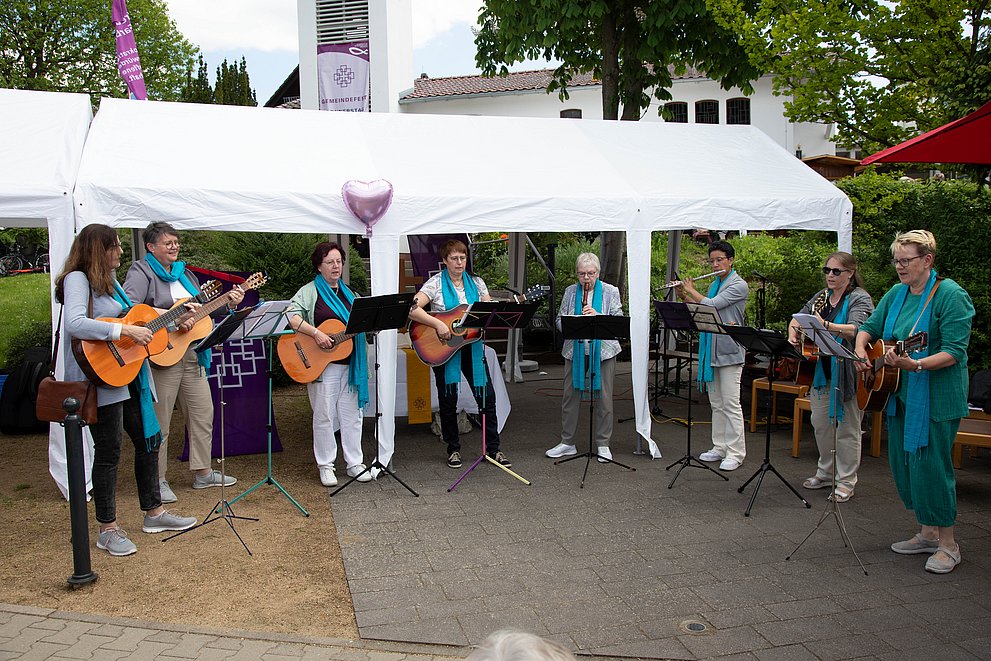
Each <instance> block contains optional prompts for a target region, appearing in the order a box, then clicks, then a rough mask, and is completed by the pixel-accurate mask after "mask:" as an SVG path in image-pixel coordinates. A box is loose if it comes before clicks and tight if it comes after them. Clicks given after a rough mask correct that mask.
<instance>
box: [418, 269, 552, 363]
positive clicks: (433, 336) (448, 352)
mask: <svg viewBox="0 0 991 661" xmlns="http://www.w3.org/2000/svg"><path fill="white" fill-rule="evenodd" d="M549 292H550V287H548V286H547V285H534V286H533V287H530V288H529V289H527V290H526V291H525V292H523V293H522V294H520V295H518V296H516V297H515V298H516V302H517V303H523V302H524V301H536V300H539V299H541V298H543V297H545V296H547V294H548V293H549ZM468 307H469V306H468V305H467V304H466V305H459V306H458V307H456V308H452V309H450V310H447V311H446V312H431V313H430V316H432V317H434V318H435V319H440V320H441V321H443V322H444V325H446V326H447V327H448V328H449V329H450V330H451V339H449V340H442V339H440V336H439V335H438V334H437V330H436V329H435V328H434V327H433V326H429V325H427V324H421V323H419V322H416V321H410V324H409V338H410V343H411V344H412V345H413V351H415V352H416V355H417V357H418V358H419V359H420V361H421V362H423V363H424V364H426V365H430V366H431V367H437V366H438V365H443V364H444V363H446V362H447V361H448V360H450V359H451V356H453V355H454V354H456V353H457V352H458V351H459V350H460V349H461V347H463V346H465V345H466V344H471V343H472V342H477V341H478V340H479V339H481V337H482V331H481V330H480V329H478V328H462V327H461V326H460V323H461V319H462V317H464V315H465V312H466V311H467V310H468Z"/></svg>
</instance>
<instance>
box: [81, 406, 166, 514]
mask: <svg viewBox="0 0 991 661" xmlns="http://www.w3.org/2000/svg"><path fill="white" fill-rule="evenodd" d="M97 415H98V418H99V420H100V422H99V423H97V424H95V425H90V427H89V430H90V433H91V434H92V435H93V474H92V479H93V504H94V505H95V507H96V520H97V521H99V522H100V523H111V522H112V521H115V520H117V466H118V464H120V447H121V440H122V436H123V432H124V430H127V435H128V436H130V437H131V443H132V444H133V445H134V477H135V479H136V480H137V483H138V503H139V504H140V505H141V510H142V511H143V512H147V511H149V510H153V509H155V508H156V507H159V506H160V505H161V504H162V495H161V492H160V490H159V487H158V449H157V448H156V449H155V450H153V451H152V452H148V450H147V448H145V441H144V434H143V431H142V429H143V428H142V426H141V408H140V405H139V404H138V402H137V401H136V400H135V399H133V398H132V399H129V400H127V401H124V402H117V403H115V404H108V405H107V406H101V407H100V408H99V409H98V410H97Z"/></svg>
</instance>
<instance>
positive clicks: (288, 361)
mask: <svg viewBox="0 0 991 661" xmlns="http://www.w3.org/2000/svg"><path fill="white" fill-rule="evenodd" d="M345 328H346V326H345V325H344V323H343V322H341V321H339V320H337V319H327V320H326V321H324V322H323V323H322V324H320V325H319V326H317V330H319V331H321V332H322V333H325V334H326V335H327V336H328V337H330V339H331V340H333V341H334V346H332V347H331V348H330V349H324V348H322V347H320V346H318V345H317V342H316V340H314V339H313V337H311V336H310V335H303V334H302V333H290V334H288V335H283V336H282V337H280V338H279V343H278V345H277V347H276V348H277V350H278V353H279V360H280V361H281V362H282V367H283V368H285V370H286V374H288V375H289V377H290V378H291V379H292V380H293V381H296V382H297V383H310V382H312V381H314V380H315V379H316V378H317V377H318V376H320V375H321V374H322V373H323V370H324V368H326V367H327V365H329V364H330V363H332V362H334V361H335V360H341V359H343V358H347V357H348V356H349V355H350V354H351V352H352V351H353V350H354V340H353V339H351V338H353V337H354V336H355V333H345V332H344V329H345Z"/></svg>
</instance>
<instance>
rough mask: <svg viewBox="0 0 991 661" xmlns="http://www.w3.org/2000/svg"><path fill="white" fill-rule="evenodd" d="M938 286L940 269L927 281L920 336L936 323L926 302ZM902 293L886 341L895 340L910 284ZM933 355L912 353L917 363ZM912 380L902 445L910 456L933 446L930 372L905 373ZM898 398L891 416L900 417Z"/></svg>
mask: <svg viewBox="0 0 991 661" xmlns="http://www.w3.org/2000/svg"><path fill="white" fill-rule="evenodd" d="M935 285H936V269H930V271H929V279H928V280H926V288H925V289H924V290H923V292H922V296H920V297H919V313H918V321H917V322H916V324H915V331H914V332H916V333H921V332H923V331H925V332H927V333H928V332H929V322H930V321H931V320H932V310H933V308H932V305H926V300H927V299H928V298H929V292H931V291H932V288H933V287H934V286H935ZM898 287H899V290H898V292H896V294H895V298H894V300H893V301H892V302H891V309H890V310H888V316H887V318H886V319H885V320H884V335H882V337H883V338H884V339H885V340H889V341H890V340H891V339H893V337H894V332H895V320H897V319H898V313H899V312H901V309H902V306H903V305H904V304H905V299H906V297H907V296H908V285H898ZM923 307H925V309H923ZM928 355H929V349H928V348H926V349H920V350H919V351H915V352H913V354H912V357H913V358H915V359H916V360H921V359H922V358H925V357H926V356H928ZM905 377H908V383H907V384H906V385H905V387H906V388H908V390H907V391H906V399H905V410H906V411H912V415H906V416H905V438H904V439H903V441H902V445H903V447H904V449H905V452H908V453H918V452H919V450H921V449H922V448H924V447H927V446H928V445H929V372H908V374H903V375H902V378H905ZM895 400H896V398H895V397H889V398H888V408H887V410H886V411H885V412H886V413H887V414H888V416H894V415H896V412H897V409H896V402H895Z"/></svg>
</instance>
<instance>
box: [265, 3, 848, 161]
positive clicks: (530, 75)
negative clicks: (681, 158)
mask: <svg viewBox="0 0 991 661" xmlns="http://www.w3.org/2000/svg"><path fill="white" fill-rule="evenodd" d="M297 1H298V11H297V15H298V20H299V52H300V66H299V72H298V74H297V78H296V80H293V79H292V77H290V79H289V80H287V81H286V83H284V84H283V86H282V88H281V89H280V90H278V91H277V92H276V94H275V95H274V96H273V98H272V99H271V100H270V101H269V103H268V104H266V105H279V104H281V103H283V101H284V100H287V99H294V98H297V97H298V98H299V100H300V107H303V108H312V109H315V108H317V96H318V95H317V74H316V67H317V64H316V62H317V58H316V52H317V46H318V45H329V44H335V43H346V42H349V41H356V40H361V39H368V40H369V46H370V49H369V50H370V60H371V62H370V67H371V70H370V79H371V83H370V86H371V111H372V112H410V113H428V114H451V115H502V116H512V117H581V118H582V119H601V118H602V100H601V91H602V86H601V84H600V83H599V82H598V81H596V80H594V79H592V78H591V77H590V76H582V77H578V78H577V79H576V80H574V81H573V83H572V85H570V86H569V88H568V92H569V95H570V98H569V99H568V100H567V101H561V100H560V99H559V97H558V94H557V93H556V92H555V93H553V94H547V93H546V92H545V90H546V88H547V84H548V83H549V82H550V80H551V75H550V74H551V72H550V70H539V71H526V72H517V73H511V74H509V76H507V77H505V78H483V77H481V76H476V75H471V76H457V77H448V78H430V77H429V76H428V75H426V74H421V76H420V77H419V78H416V79H414V77H413V68H412V59H413V47H412V28H411V24H412V22H411V11H412V8H411V4H410V0H378V1H376V2H370V1H369V0H297ZM672 78H673V81H674V82H673V85H672V88H671V95H672V97H673V100H672V101H670V102H667V103H666V104H665V105H667V106H669V109H670V110H671V111H672V115H673V118H674V119H673V121H679V122H684V123H689V124H691V123H707V124H751V125H753V126H756V127H757V128H759V129H761V130H762V131H763V132H764V133H766V134H767V135H768V136H770V137H771V138H772V139H773V140H774V141H775V142H777V143H778V144H779V145H781V146H782V147H783V148H784V149H785V150H787V151H788V152H790V153H793V154H795V155H796V156H799V157H810V156H820V155H824V154H825V155H835V154H836V145H835V144H834V143H833V142H830V137H831V136H832V135H833V126H832V125H823V124H814V123H793V122H790V121H789V120H788V119H787V118H786V117H785V116H784V101H785V100H786V99H785V97H780V96H775V95H774V94H773V93H772V91H771V90H772V87H771V77H770V76H763V77H761V78H760V79H758V80H757V81H755V82H754V83H753V87H754V91H753V93H752V94H750V95H749V96H746V95H744V94H743V93H742V91H741V90H739V89H731V90H724V89H722V88H720V86H719V83H717V82H716V81H713V80H711V79H709V78H707V77H706V76H705V75H704V74H702V73H700V72H698V71H694V70H689V71H688V72H687V73H686V74H684V75H682V76H673V77H672ZM411 83H412V87H411ZM659 105H660V102H658V101H656V100H654V101H652V103H651V106H650V107H649V108H648V109H647V110H646V111H645V112H644V113H643V116H642V121H647V122H657V121H664V120H663V119H662V118H661V117H660V116H659V114H658V107H659Z"/></svg>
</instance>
